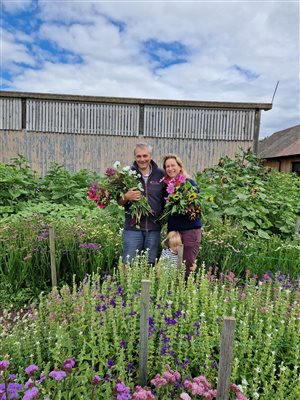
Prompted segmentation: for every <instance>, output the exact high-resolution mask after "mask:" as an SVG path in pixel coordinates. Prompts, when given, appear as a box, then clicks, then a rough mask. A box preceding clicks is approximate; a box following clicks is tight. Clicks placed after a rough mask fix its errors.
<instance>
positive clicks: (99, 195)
mask: <svg viewBox="0 0 300 400" xmlns="http://www.w3.org/2000/svg"><path fill="white" fill-rule="evenodd" d="M140 177H141V175H140V174H139V173H138V172H137V171H135V170H132V169H131V167H130V166H126V167H122V165H121V163H120V162H119V161H116V162H115V163H114V165H113V167H110V168H107V170H106V172H105V176H103V177H101V178H100V180H99V181H98V182H93V183H92V184H91V185H90V186H89V189H88V198H89V199H90V200H93V201H95V202H96V204H97V206H98V207H100V208H106V207H107V206H108V204H109V202H110V201H111V200H112V199H114V200H118V199H119V198H122V197H124V194H125V193H126V192H128V190H132V189H136V190H139V191H140V192H141V194H142V196H141V199H140V200H139V201H132V202H130V204H129V212H130V214H131V217H132V219H133V220H134V221H135V223H136V225H139V223H140V221H141V217H142V216H146V215H149V214H152V210H151V207H150V205H149V203H148V200H147V198H146V196H145V195H144V193H143V192H144V188H143V185H142V183H141V181H140Z"/></svg>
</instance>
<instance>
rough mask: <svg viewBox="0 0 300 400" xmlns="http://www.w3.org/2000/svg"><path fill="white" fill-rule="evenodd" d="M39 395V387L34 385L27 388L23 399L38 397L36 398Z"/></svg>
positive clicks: (28, 399) (29, 399)
mask: <svg viewBox="0 0 300 400" xmlns="http://www.w3.org/2000/svg"><path fill="white" fill-rule="evenodd" d="M38 395H39V389H38V388H37V387H35V386H34V387H33V388H31V389H29V390H27V391H26V392H25V393H24V397H23V400H31V399H36V398H37V397H38Z"/></svg>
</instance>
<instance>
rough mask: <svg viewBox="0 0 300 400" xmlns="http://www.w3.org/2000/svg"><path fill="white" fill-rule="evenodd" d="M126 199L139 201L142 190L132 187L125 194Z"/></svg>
mask: <svg viewBox="0 0 300 400" xmlns="http://www.w3.org/2000/svg"><path fill="white" fill-rule="evenodd" d="M124 200H125V201H139V200H141V192H140V191H139V190H137V189H130V190H128V192H126V193H125V194H124Z"/></svg>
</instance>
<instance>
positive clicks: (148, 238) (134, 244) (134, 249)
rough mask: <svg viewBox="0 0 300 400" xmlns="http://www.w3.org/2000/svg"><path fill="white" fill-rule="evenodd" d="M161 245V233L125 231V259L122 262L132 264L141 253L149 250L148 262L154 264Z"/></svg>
mask: <svg viewBox="0 0 300 400" xmlns="http://www.w3.org/2000/svg"><path fill="white" fill-rule="evenodd" d="M159 245H160V231H148V232H147V231H130V230H127V229H124V230H123V257H122V261H123V263H124V264H126V262H132V259H133V258H134V257H136V256H137V255H138V254H141V252H145V251H146V250H148V261H149V263H151V264H154V263H155V261H156V259H157V255H158V250H159Z"/></svg>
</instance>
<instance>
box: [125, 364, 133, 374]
mask: <svg viewBox="0 0 300 400" xmlns="http://www.w3.org/2000/svg"><path fill="white" fill-rule="evenodd" d="M132 369H133V363H131V362H130V363H128V364H127V365H126V370H127V371H128V372H130V371H132Z"/></svg>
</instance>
